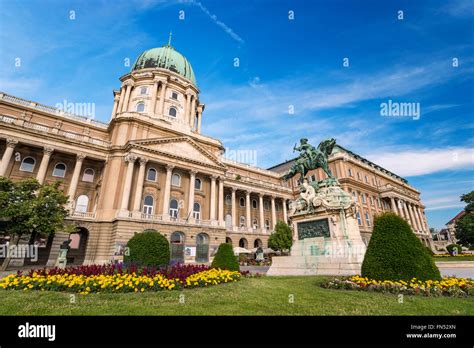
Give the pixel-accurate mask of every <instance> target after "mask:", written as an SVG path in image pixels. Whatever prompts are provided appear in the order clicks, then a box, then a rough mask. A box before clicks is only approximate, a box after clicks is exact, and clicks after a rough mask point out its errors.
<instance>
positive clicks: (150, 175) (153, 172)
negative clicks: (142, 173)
mask: <svg viewBox="0 0 474 348" xmlns="http://www.w3.org/2000/svg"><path fill="white" fill-rule="evenodd" d="M146 179H147V180H148V181H156V169H155V168H150V169H148V173H147V175H146Z"/></svg>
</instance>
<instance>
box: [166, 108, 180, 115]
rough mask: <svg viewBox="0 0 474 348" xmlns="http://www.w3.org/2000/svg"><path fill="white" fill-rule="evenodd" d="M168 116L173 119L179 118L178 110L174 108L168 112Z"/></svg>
mask: <svg viewBox="0 0 474 348" xmlns="http://www.w3.org/2000/svg"><path fill="white" fill-rule="evenodd" d="M168 115H170V116H171V117H176V116H178V110H176V108H175V107H173V106H172V107H170V109H169V111H168Z"/></svg>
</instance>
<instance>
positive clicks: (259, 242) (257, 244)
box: [253, 238, 263, 248]
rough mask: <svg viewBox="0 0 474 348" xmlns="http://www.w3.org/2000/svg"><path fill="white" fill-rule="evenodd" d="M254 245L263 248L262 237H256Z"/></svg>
mask: <svg viewBox="0 0 474 348" xmlns="http://www.w3.org/2000/svg"><path fill="white" fill-rule="evenodd" d="M253 247H254V248H261V247H263V243H262V241H261V240H260V239H258V238H257V239H255V241H254V242H253Z"/></svg>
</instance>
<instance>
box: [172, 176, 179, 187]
mask: <svg viewBox="0 0 474 348" xmlns="http://www.w3.org/2000/svg"><path fill="white" fill-rule="evenodd" d="M171 185H173V186H181V175H179V174H176V173H175V174H173V176H172V177H171Z"/></svg>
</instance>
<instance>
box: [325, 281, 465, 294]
mask: <svg viewBox="0 0 474 348" xmlns="http://www.w3.org/2000/svg"><path fill="white" fill-rule="evenodd" d="M321 286H322V287H323V288H327V289H345V290H361V291H375V292H382V293H392V294H405V295H424V296H453V297H470V296H474V280H473V279H468V278H455V277H444V278H443V279H442V280H440V281H439V280H427V281H421V280H417V279H416V278H413V279H412V280H410V281H403V280H399V281H391V280H384V281H377V280H371V279H368V278H363V277H360V276H352V277H342V278H336V279H333V280H331V281H328V282H326V283H323V284H322V285H321Z"/></svg>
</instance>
